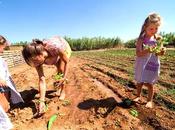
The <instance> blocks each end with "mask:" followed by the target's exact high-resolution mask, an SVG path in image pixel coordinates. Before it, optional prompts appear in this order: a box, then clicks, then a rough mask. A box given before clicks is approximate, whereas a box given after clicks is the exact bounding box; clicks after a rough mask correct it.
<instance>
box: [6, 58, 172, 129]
mask: <svg viewBox="0 0 175 130" xmlns="http://www.w3.org/2000/svg"><path fill="white" fill-rule="evenodd" d="M89 64H92V65H93V63H91V61H88V60H85V59H80V58H77V57H73V58H71V61H70V67H69V72H68V83H67V84H66V98H65V100H63V101H60V100H59V98H58V97H56V96H55V95H54V93H55V89H54V87H53V82H54V80H53V78H52V77H53V75H54V74H55V73H56V68H55V67H54V66H44V73H45V76H46V81H47V94H46V102H47V105H48V110H47V112H46V113H45V114H44V115H43V116H41V117H38V118H33V115H34V114H35V112H36V106H35V103H36V101H37V93H38V76H37V73H36V70H35V69H34V68H31V67H29V66H27V65H20V66H17V67H15V68H11V69H10V71H11V74H12V77H13V79H14V82H15V84H16V86H17V89H18V90H19V91H20V93H21V95H22V97H23V98H24V100H25V103H23V104H18V105H12V106H11V111H10V113H8V115H9V117H10V118H11V121H12V123H13V125H14V129H13V130H47V123H48V120H49V118H50V117H51V116H52V115H53V114H56V113H57V114H58V115H59V116H58V117H57V119H56V120H55V122H54V123H53V125H52V130H173V129H175V112H174V111H171V110H168V109H166V108H165V107H164V106H161V105H159V104H157V103H156V102H155V103H154V108H153V109H148V108H145V101H146V97H143V100H144V101H143V102H142V103H134V104H132V105H131V106H130V107H126V106H123V105H121V102H122V101H123V100H124V99H126V98H129V99H133V98H135V93H136V92H135V87H133V88H126V87H124V86H123V85H122V84H120V83H118V82H117V81H116V80H115V79H114V78H112V77H111V76H109V75H107V74H105V73H102V72H101V71H100V70H97V69H95V68H94V67H92V66H90V65H89ZM105 69H107V68H105V67H104V70H105ZM116 74H119V75H120V76H122V77H123V78H126V79H127V75H125V73H124V72H123V74H122V73H121V72H120V71H116ZM131 109H135V110H137V111H138V116H137V117H134V116H133V115H131V114H130V110H131Z"/></svg>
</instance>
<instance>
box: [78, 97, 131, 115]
mask: <svg viewBox="0 0 175 130" xmlns="http://www.w3.org/2000/svg"><path fill="white" fill-rule="evenodd" d="M132 105H134V102H133V101H131V100H130V99H123V100H122V102H120V103H118V102H117V101H116V100H115V99H114V98H113V97H109V98H106V99H100V100H95V99H92V98H90V99H88V100H85V101H83V102H81V103H79V104H78V108H80V109H83V110H88V109H91V108H94V109H95V113H96V114H99V109H100V108H105V109H106V111H105V112H102V113H100V114H102V116H103V117H107V116H108V114H109V113H111V112H112V110H114V109H115V107H116V106H119V107H122V108H130V107H131V106H132Z"/></svg>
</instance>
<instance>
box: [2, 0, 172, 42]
mask: <svg viewBox="0 0 175 130" xmlns="http://www.w3.org/2000/svg"><path fill="white" fill-rule="evenodd" d="M174 5H175V1H174V0H166V1H165V0H145V1H143V0H0V16H1V22H0V23H1V24H0V34H1V35H3V36H5V37H6V38H7V39H8V40H9V41H11V42H19V41H31V39H33V38H40V39H43V38H48V37H51V36H54V35H60V36H68V37H71V38H81V37H96V36H101V37H119V38H121V39H122V40H124V41H127V40H130V39H133V38H136V37H137V36H138V35H139V33H140V29H141V26H142V24H143V21H144V20H145V18H146V17H147V15H148V14H149V13H150V12H157V13H159V14H160V15H161V16H162V18H163V21H164V22H163V25H162V27H161V28H160V31H163V32H166V33H169V32H175V30H174V29H175V16H174V11H175V6H174Z"/></svg>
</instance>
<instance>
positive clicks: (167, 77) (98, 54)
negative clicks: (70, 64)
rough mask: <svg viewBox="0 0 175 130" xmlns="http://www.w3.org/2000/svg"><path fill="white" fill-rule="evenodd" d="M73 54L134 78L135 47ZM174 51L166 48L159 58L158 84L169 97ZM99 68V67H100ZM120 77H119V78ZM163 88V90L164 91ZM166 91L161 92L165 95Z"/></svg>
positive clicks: (173, 78) (174, 68) (174, 80)
mask: <svg viewBox="0 0 175 130" xmlns="http://www.w3.org/2000/svg"><path fill="white" fill-rule="evenodd" d="M73 54H74V55H76V56H78V57H80V58H82V59H85V60H87V61H90V62H93V64H92V65H94V64H96V65H98V66H99V65H100V66H106V67H108V68H111V72H112V70H114V71H115V70H117V71H121V72H123V73H125V74H127V75H128V76H129V77H128V81H133V80H134V62H135V49H122V50H119V49H115V50H114V49H113V50H104V51H89V52H88V51H86V52H75V53H73ZM174 58H175V51H174V50H167V52H166V55H165V56H162V57H161V58H160V59H161V73H160V78H159V80H158V86H161V88H165V89H166V90H167V91H168V92H169V91H171V92H172V93H168V94H169V95H171V97H173V96H175V95H174V89H175V74H174V72H175V61H174V60H173V59H174ZM100 69H101V68H100ZM119 79H120V78H119ZM166 90H164V91H166ZM165 94H166V93H163V95H165Z"/></svg>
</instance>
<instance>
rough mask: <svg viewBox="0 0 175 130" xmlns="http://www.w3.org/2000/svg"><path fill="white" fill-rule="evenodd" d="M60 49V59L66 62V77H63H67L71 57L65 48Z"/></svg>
mask: <svg viewBox="0 0 175 130" xmlns="http://www.w3.org/2000/svg"><path fill="white" fill-rule="evenodd" d="M58 51H59V55H60V60H62V61H63V62H64V63H65V66H64V77H63V78H66V77H67V70H68V62H69V58H68V57H67V55H66V54H65V52H64V50H61V49H59V50H58Z"/></svg>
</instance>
